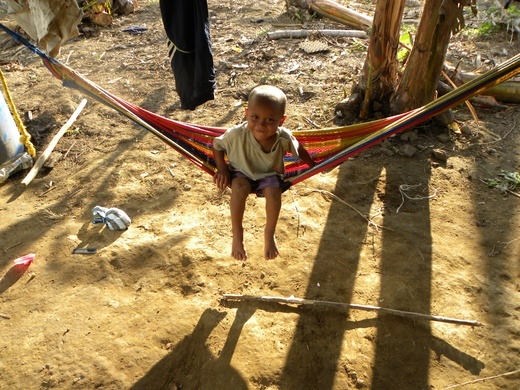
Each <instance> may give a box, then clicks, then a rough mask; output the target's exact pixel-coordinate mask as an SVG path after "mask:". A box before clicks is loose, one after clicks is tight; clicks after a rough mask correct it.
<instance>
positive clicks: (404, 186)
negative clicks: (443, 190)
mask: <svg viewBox="0 0 520 390" xmlns="http://www.w3.org/2000/svg"><path fill="white" fill-rule="evenodd" d="M420 185H421V184H413V185H412V184H401V185H400V186H399V192H400V193H401V199H402V201H401V204H400V205H399V207H398V208H397V210H396V212H395V213H396V214H397V213H398V212H399V210H400V209H401V207H402V206H403V204H404V200H405V198H407V199H410V200H423V199H433V198H435V197H436V196H437V190H436V189H435V190H434V192H433V194H431V195H430V196H414V197H411V196H408V195H407V194H406V192H405V191H408V190H410V189H412V188H414V187H419V186H420Z"/></svg>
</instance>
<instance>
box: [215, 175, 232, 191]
mask: <svg viewBox="0 0 520 390" xmlns="http://www.w3.org/2000/svg"><path fill="white" fill-rule="evenodd" d="M213 182H214V183H215V184H216V185H217V187H218V188H219V189H220V190H225V189H226V187H228V186H229V184H230V183H231V174H230V173H229V171H227V172H221V171H217V172H216V173H215V175H213Z"/></svg>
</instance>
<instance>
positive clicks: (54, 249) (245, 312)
mask: <svg viewBox="0 0 520 390" xmlns="http://www.w3.org/2000/svg"><path fill="white" fill-rule="evenodd" d="M374 3H375V2H369V1H367V2H363V3H350V6H351V7H353V8H355V9H358V10H360V11H363V12H366V13H369V14H371V13H372V12H373V8H374ZM209 7H210V13H211V23H212V24H211V34H212V41H213V50H214V59H215V65H216V70H217V78H218V91H217V94H216V99H215V100H214V101H211V102H208V103H206V104H204V105H202V106H200V107H199V108H197V109H196V110H194V111H185V110H181V109H180V104H179V100H178V96H177V95H176V92H175V87H174V79H173V74H172V72H171V68H170V66H169V62H168V58H167V53H166V44H165V33H164V30H163V26H162V22H161V18H160V12H159V6H158V3H156V2H148V3H147V2H141V3H140V6H139V8H138V10H137V11H136V12H135V14H132V15H130V16H125V17H120V18H117V19H116V20H115V21H114V24H113V26H112V27H110V28H106V29H93V30H92V29H84V33H83V34H81V35H80V36H79V37H77V38H75V39H73V40H72V41H70V42H69V43H67V44H66V45H64V47H63V48H62V50H61V54H60V56H59V57H58V59H59V60H60V61H61V62H64V63H67V64H68V65H69V66H70V67H72V68H73V69H75V70H77V71H78V72H80V73H82V74H84V75H85V76H86V77H87V78H89V79H91V80H92V81H94V82H96V83H97V84H99V85H101V86H102V87H104V88H105V89H107V90H109V91H111V92H113V93H114V94H116V95H117V96H119V97H121V98H124V99H126V100H128V101H130V102H133V103H136V104H138V105H140V106H142V107H144V108H147V109H150V110H152V111H154V112H156V113H158V114H160V115H163V116H167V117H170V118H173V119H178V120H181V121H185V122H192V123H196V124H204V125H212V126H221V127H228V126H230V125H233V124H236V123H239V122H241V121H242V120H243V106H242V103H243V99H244V97H245V95H246V93H247V92H248V90H249V89H250V88H252V87H253V86H255V85H256V84H258V83H271V84H275V85H277V86H279V87H280V88H282V89H283V90H284V91H285V92H286V93H287V95H288V98H289V107H288V114H289V118H288V120H287V122H286V125H287V126H288V127H289V128H292V129H308V128H312V127H313V126H314V124H315V125H317V126H319V127H329V126H335V125H336V124H337V121H336V119H337V118H335V116H334V107H335V105H336V103H338V102H339V101H341V100H342V99H343V98H344V96H345V91H346V92H347V93H348V91H349V90H350V87H351V86H352V82H353V81H355V80H356V79H357V77H358V74H359V71H360V68H361V66H362V64H363V61H364V58H365V53H366V46H367V45H368V40H366V39H331V38H325V37H318V38H314V39H319V40H320V41H321V42H324V43H326V44H327V45H328V48H329V50H328V51H327V52H321V53H315V54H307V53H305V52H304V51H302V50H300V49H299V43H300V42H301V40H296V39H295V40H267V39H266V34H265V33H266V32H267V31H275V30H279V29H286V28H288V27H287V24H295V23H299V22H298V21H295V20H291V19H289V18H288V16H287V14H286V13H285V2H284V1H281V0H273V1H263V0H262V1H256V2H250V1H244V0H235V1H227V0H226V1H219V2H217V1H209ZM412 11H413V10H412ZM412 14H413V12H412ZM480 17H481V18H482V17H484V15H480ZM2 22H4V23H7V24H8V25H10V26H13V23H12V22H10V21H9V19H7V18H5V17H4V19H3V20H2ZM304 24H305V26H306V27H309V28H321V27H324V28H328V27H329V28H340V27H341V26H339V25H338V24H335V23H334V22H329V21H327V20H324V19H321V20H320V19H313V20H310V21H305V22H304ZM132 25H141V26H143V25H144V26H146V27H147V28H148V30H147V31H146V32H145V33H143V34H142V35H132V34H129V33H125V32H122V30H123V29H124V28H125V27H130V26H132ZM84 27H85V26H83V28H84ZM0 44H1V45H2V46H1V48H0V49H1V50H0V52H1V58H2V60H3V62H2V63H3V65H2V70H3V72H4V74H5V77H6V79H7V84H8V86H9V88H10V91H11V94H12V96H13V99H14V101H15V104H16V106H17V109H18V111H19V112H20V114H21V116H22V117H23V118H24V121H25V125H26V126H27V129H28V130H29V132H30V133H31V134H32V136H33V141H34V143H35V145H36V147H37V150H38V152H39V153H41V152H42V151H43V150H44V148H45V146H46V145H47V144H48V143H49V142H50V140H51V138H52V136H53V135H54V134H56V132H57V131H58V130H59V128H60V127H61V126H62V125H63V124H64V123H65V122H66V121H67V120H68V118H69V117H70V115H71V114H72V112H73V111H74V110H75V109H76V107H77V106H78V104H79V103H80V101H81V99H83V98H84V97H85V96H83V95H82V94H81V93H80V92H78V91H75V90H73V89H69V88H66V87H62V86H61V84H60V82H59V81H58V80H57V79H55V78H53V77H52V75H51V74H50V73H49V72H48V70H47V69H46V68H45V67H44V66H43V65H42V63H41V61H40V60H39V58H38V57H37V56H35V55H34V54H32V53H31V52H29V51H27V50H25V49H21V48H20V46H18V45H15V44H13V43H12V42H11V40H10V39H9V38H7V36H6V35H5V34H2V35H0ZM519 49H520V41H519V38H518V36H514V37H511V35H510V34H505V33H504V34H502V35H499V36H495V37H493V39H488V40H485V39H482V40H480V41H478V40H476V39H475V38H472V37H471V36H468V35H462V34H461V35H460V36H457V37H455V38H454V39H453V42H452V44H451V45H450V49H449V56H448V57H449V58H448V61H449V62H450V64H452V65H456V64H457V63H458V62H459V61H462V62H461V65H460V66H461V67H462V68H463V69H465V70H471V69H473V68H474V64H475V60H476V58H481V59H482V62H483V63H484V65H485V66H489V65H490V64H491V63H493V61H494V62H496V63H498V62H500V61H503V60H504V59H506V58H507V57H510V56H512V55H514V54H516V53H518V52H519V51H520V50H519ZM299 88H301V90H300V91H299ZM301 91H303V94H302V93H301ZM476 109H477V113H478V116H479V119H480V122H478V123H477V122H475V121H474V120H473V119H472V117H471V115H470V113H469V111H468V110H467V109H466V107H465V106H460V107H457V109H456V110H455V114H456V118H457V120H458V121H459V122H460V125H461V126H464V125H466V126H467V127H466V131H465V132H463V133H462V134H456V133H454V132H452V131H449V130H448V129H446V128H443V127H440V126H436V125H435V124H433V123H431V122H428V123H425V124H423V125H421V126H419V127H417V128H415V129H413V130H412V131H411V132H408V133H406V134H408V136H407V137H406V139H404V138H403V137H401V136H397V137H394V138H392V139H390V140H389V141H388V142H387V143H386V144H385V145H384V147H382V146H375V147H372V148H371V149H369V150H368V151H365V152H363V153H362V154H360V155H358V156H356V157H355V158H353V159H351V160H349V161H347V162H346V163H344V164H342V165H341V166H340V167H339V168H336V169H334V170H332V171H330V172H327V173H324V174H318V175H316V176H314V177H312V178H310V179H308V180H306V181H304V182H303V183H300V184H298V185H296V186H294V187H292V188H291V189H289V190H288V191H287V192H286V193H284V195H283V206H282V212H281V216H280V221H279V225H278V234H277V239H278V244H279V249H280V252H281V255H280V256H279V257H278V258H277V259H275V260H272V261H266V260H265V259H264V258H263V248H262V247H263V239H262V238H263V234H262V232H263V225H264V204H263V200H261V199H257V198H255V197H250V199H249V200H248V204H247V210H246V215H245V229H246V244H247V248H248V253H249V258H248V260H247V261H246V262H240V261H236V260H234V259H233V258H231V256H230V248H231V232H230V221H229V211H228V203H229V197H230V193H229V191H226V192H224V193H223V194H221V193H219V191H218V190H217V189H216V187H215V186H214V185H213V183H212V180H211V177H210V176H209V175H208V174H206V173H204V172H202V171H201V170H199V169H198V168H196V167H195V166H193V165H192V164H191V163H189V162H188V161H187V160H185V159H183V158H182V157H180V156H179V155H178V154H177V153H176V152H175V151H174V150H173V149H171V148H170V147H168V146H166V145H165V144H164V143H162V141H160V140H159V139H158V138H156V137H155V136H153V135H152V134H150V133H148V132H147V131H146V130H143V129H142V128H139V127H137V126H136V125H134V124H132V123H130V122H129V121H128V120H127V119H126V118H124V117H123V116H121V115H120V114H118V113H117V112H116V111H114V110H112V109H110V108H108V107H106V106H103V105H102V104H100V103H97V102H95V101H93V100H92V99H91V98H88V104H87V106H86V108H85V109H84V110H83V111H82V113H81V114H80V116H79V118H78V119H77V120H76V121H75V123H74V124H73V126H72V128H71V130H70V131H68V132H67V134H66V135H65V136H64V137H63V138H62V139H61V140H60V142H59V143H58V145H57V147H56V152H59V153H61V158H60V159H59V160H58V161H57V162H56V164H55V166H54V168H53V169H44V170H42V172H41V173H40V174H39V175H38V176H37V178H36V179H35V180H33V182H32V183H31V184H30V185H29V186H28V187H27V188H25V189H24V188H22V187H21V185H20V181H21V180H22V179H23V177H24V175H23V173H19V174H16V175H14V176H13V177H11V178H9V180H8V181H7V182H5V183H3V184H2V185H1V186H0V199H1V200H0V202H1V203H0V220H1V222H0V253H1V258H0V279H1V280H0V314H2V315H3V316H2V317H0V329H1V331H0V332H1V335H2V337H1V341H0V388H2V389H49V388H56V389H94V388H99V389H352V388H372V389H445V388H450V386H454V385H460V386H457V388H463V389H495V388H498V389H518V388H520V372H519V371H518V370H519V369H520V297H519V294H520V281H519V280H520V279H519V276H520V237H519V231H520V230H519V228H520V210H519V207H518V206H519V204H520V199H519V198H518V196H514V195H513V194H511V193H503V192H501V191H499V190H498V189H496V188H490V187H488V186H487V184H486V183H485V181H486V180H487V179H492V178H500V173H501V172H503V171H506V172H518V171H519V170H520V144H519V143H520V134H519V133H518V130H519V127H520V106H518V105H512V104H509V105H507V107H504V108H501V109H485V108H481V107H476ZM410 134H411V135H412V136H411V137H410ZM406 144H408V145H410V144H411V145H413V146H414V147H416V148H417V152H416V153H415V154H414V155H413V156H412V157H405V156H403V155H401V154H399V153H398V152H397V151H398V150H399V148H401V147H402V146H403V145H406ZM434 149H441V150H444V151H445V153H446V155H447V161H442V160H437V159H435V158H433V157H432V150H434ZM330 194H333V195H334V196H331V195H330ZM96 205H101V206H104V207H117V208H120V209H122V210H124V211H125V212H126V213H127V214H128V215H129V216H130V217H131V218H132V224H131V225H130V227H129V229H128V230H126V231H111V230H108V229H107V228H106V227H104V226H103V225H100V224H93V223H92V222H91V221H92V208H93V207H94V206H96ZM366 216H368V217H369V218H370V220H371V221H372V222H373V223H369V222H368V221H367V220H366V219H365V217H366ZM77 247H92V248H97V253H96V254H91V255H81V254H72V251H73V249H74V248H77ZM28 253H34V254H35V255H36V257H35V260H34V262H33V263H32V264H31V265H30V266H29V267H24V266H17V265H14V264H13V260H14V259H16V258H18V257H20V256H23V255H25V254H28ZM223 294H249V295H255V296H269V297H290V296H294V297H297V298H307V299H313V300H320V301H332V302H338V303H344V304H359V305H373V306H379V307H383V308H390V309H397V310H403V311H410V312H415V313H422V314H427V315H435V316H443V317H449V318H455V319H461V320H472V321H478V322H481V323H482V324H484V326H482V327H472V326H467V325H458V324H452V323H446V322H440V321H428V320H423V319H415V320H414V319H410V318H404V317H399V316H393V315H387V314H385V313H378V312H374V311H364V310H355V309H351V310H346V309H341V308H339V309H338V308H330V307H328V308H327V307H321V306H316V307H315V306H303V307H298V306H295V305H284V304H277V303H266V302H257V303H255V302H224V301H222V300H221V298H222V295H223ZM515 371H516V373H512V372H515ZM485 378H487V379H485ZM483 379H485V380H483ZM469 381H471V382H473V383H469V384H468V383H466V382H469ZM451 388H453V387H451Z"/></svg>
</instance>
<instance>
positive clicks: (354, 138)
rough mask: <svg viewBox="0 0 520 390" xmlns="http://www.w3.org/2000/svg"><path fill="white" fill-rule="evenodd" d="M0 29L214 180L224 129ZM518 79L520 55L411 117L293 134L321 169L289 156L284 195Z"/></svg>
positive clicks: (67, 82)
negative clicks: (177, 116) (105, 83)
mask: <svg viewBox="0 0 520 390" xmlns="http://www.w3.org/2000/svg"><path fill="white" fill-rule="evenodd" d="M0 29H2V30H4V31H5V32H7V33H8V34H9V35H11V37H12V38H13V39H15V40H17V41H19V42H20V43H22V44H24V45H25V46H26V47H27V48H28V49H30V50H32V51H33V52H34V53H36V54H37V55H39V56H40V57H41V59H42V61H43V64H44V65H45V66H46V67H47V69H48V70H49V71H50V72H51V73H52V74H53V75H54V76H55V77H56V78H58V79H59V80H61V81H62V83H63V85H64V86H66V87H71V88H74V89H77V90H79V91H80V92H82V93H84V94H86V95H88V96H90V97H92V98H93V99H95V100H97V101H99V102H101V103H103V104H105V105H107V106H109V107H111V108H113V109H114V110H116V111H118V112H119V113H121V114H123V115H124V116H126V117H127V118H129V119H130V120H132V121H133V122H135V123H137V124H139V125H141V126H142V127H144V128H145V129H146V130H148V131H150V132H151V133H152V134H154V135H156V136H157V137H159V138H160V139H161V140H162V141H164V142H165V143H167V144H168V145H169V146H171V147H172V148H173V149H174V150H176V151H177V152H179V153H180V154H181V155H182V156H184V157H186V158H187V159H188V160H189V161H191V162H192V163H193V164H195V165H196V166H197V167H199V168H200V169H202V170H204V171H205V172H207V173H209V174H211V175H213V174H214V173H215V171H216V166H215V161H214V159H213V152H212V146H213V139H214V138H215V137H218V136H219V135H221V134H223V133H224V132H225V131H226V129H225V128H221V127H211V126H202V125H195V124H192V123H184V122H180V121H176V120H173V119H169V118H166V117H163V116H160V115H158V114H155V113H153V112H151V111H148V110H145V109H144V108H141V107H139V106H137V105H134V104H132V103H129V102H127V101H125V100H123V99H121V98H118V97H117V96H115V95H113V94H111V93H110V92H108V91H106V90H104V89H103V88H101V87H100V86H98V85H96V84H95V83H93V82H92V81H90V80H88V79H87V78H85V77H84V76H82V75H81V74H79V73H78V72H76V71H74V70H73V69H71V68H69V67H68V66H67V65H65V64H62V63H61V62H59V61H58V60H56V59H54V58H51V57H49V56H48V55H47V54H45V53H44V52H42V51H41V50H39V49H38V48H37V47H35V46H34V45H32V44H31V43H30V42H28V41H27V40H26V39H25V38H23V37H22V36H20V35H19V34H17V33H15V32H13V31H11V30H10V29H9V28H7V27H5V26H4V25H3V24H1V23H0ZM518 73H520V54H517V55H516V56H514V57H512V58H510V59H509V60H507V61H505V62H503V63H502V64H500V65H498V66H496V67H495V68H493V69H491V70H489V71H487V72H486V73H484V74H482V75H480V76H478V77H476V78H474V79H473V80H471V81H469V82H467V83H466V84H463V85H462V86H460V87H458V88H455V89H453V90H452V91H450V92H449V93H447V94H446V95H443V96H442V97H440V98H438V99H437V100H434V101H432V102H430V103H428V104H426V105H424V106H422V107H419V108H417V109H414V110H411V111H408V112H406V113H402V114H399V115H395V116H392V117H388V118H383V119H379V120H375V121H371V122H366V123H359V124H354V125H349V126H344V127H331V128H324V129H313V130H301V131H293V135H294V136H295V137H296V138H297V139H298V141H299V142H300V143H301V144H302V145H303V146H305V148H306V149H307V150H308V152H309V154H310V155H311V156H312V158H313V159H314V161H316V163H317V164H316V165H315V166H314V167H313V168H309V167H308V166H307V165H306V164H304V163H303V162H302V161H301V160H296V159H294V158H292V157H291V156H287V157H286V158H285V169H286V174H285V177H284V181H285V185H284V190H286V189H288V188H289V187H290V186H291V185H294V184H297V183H299V182H301V181H303V180H305V179H307V178H309V177H311V176H313V175H315V174H317V173H320V172H323V171H326V170H329V169H332V168H334V167H336V166H337V165H339V164H341V163H342V162H344V161H346V160H347V159H348V158H350V157H352V156H354V155H356V154H358V153H360V152H361V151H363V150H365V149H367V148H369V147H371V146H373V145H375V144H377V143H379V142H381V141H383V140H385V139H387V138H388V137H390V136H392V135H394V134H397V133H400V132H402V131H405V130H407V129H410V128H412V127H414V126H416V125H417V124H419V123H421V122H424V121H426V120H427V119H429V118H431V117H433V116H435V115H437V114H439V113H441V112H443V111H445V110H447V109H449V108H452V107H454V106H456V105H458V104H460V103H462V102H463V101H465V100H467V99H470V98H471V97H473V96H475V95H478V94H480V93H482V92H483V91H484V90H485V89H487V88H490V87H493V86H495V85H497V84H500V83H501V82H503V81H505V80H507V79H509V78H511V77H514V76H515V75H516V74H518Z"/></svg>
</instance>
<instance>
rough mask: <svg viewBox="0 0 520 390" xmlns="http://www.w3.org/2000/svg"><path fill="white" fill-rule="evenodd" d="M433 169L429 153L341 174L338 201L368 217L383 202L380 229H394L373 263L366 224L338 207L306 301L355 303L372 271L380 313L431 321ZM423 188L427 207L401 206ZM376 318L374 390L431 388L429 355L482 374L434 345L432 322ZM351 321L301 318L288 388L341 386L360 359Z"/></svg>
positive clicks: (352, 164)
mask: <svg viewBox="0 0 520 390" xmlns="http://www.w3.org/2000/svg"><path fill="white" fill-rule="evenodd" d="M430 170H431V165H430V161H429V158H428V155H427V153H423V154H422V155H420V156H415V157H414V159H413V160H409V159H406V158H404V157H400V156H394V157H393V158H392V159H388V158H386V157H384V156H381V157H378V158H377V159H370V163H369V164H367V160H366V159H364V158H363V156H361V157H357V158H356V159H354V160H352V161H349V162H348V164H344V165H342V166H341V167H340V172H339V174H338V179H337V183H336V189H335V191H334V194H335V195H336V196H338V197H339V198H340V199H342V200H345V201H346V202H347V203H348V204H352V205H355V207H356V208H357V209H359V210H360V212H361V213H362V214H364V215H370V211H371V208H372V207H373V206H374V204H375V203H377V202H378V201H382V202H383V203H384V209H383V212H382V215H383V216H384V222H383V224H382V225H383V226H385V227H387V228H388V229H383V231H382V232H379V233H375V234H374V236H375V237H376V238H377V240H378V241H380V243H379V245H380V247H381V249H380V253H381V255H380V256H378V257H377V258H376V257H375V256H374V258H373V259H370V257H369V256H367V255H366V250H365V249H366V246H367V240H368V238H367V237H370V233H371V232H370V231H369V230H368V225H367V224H366V223H365V224H363V223H357V222H356V221H358V219H357V218H358V217H357V216H355V215H353V214H352V212H351V211H350V210H346V209H345V207H344V205H343V204H341V202H338V201H335V200H334V201H332V204H331V206H330V211H329V215H328V218H327V222H326V226H325V229H324V233H323V236H322V241H321V243H320V247H319V250H318V254H317V256H316V259H315V262H314V264H313V269H312V272H311V275H310V278H309V282H308V288H307V291H306V292H305V295H304V297H303V298H305V299H318V300H320V299H321V300H327V301H335V302H341V303H356V302H353V297H354V293H355V291H354V288H355V282H356V278H358V277H359V276H360V274H361V273H362V272H364V273H365V274H366V273H367V272H368V273H370V274H372V275H374V276H375V278H376V280H377V279H379V280H380V291H379V294H378V296H376V299H377V302H378V303H381V306H384V307H387V308H392V309H397V310H404V311H414V312H418V313H423V314H430V312H431V300H432V297H431V294H432V293H431V283H432V280H431V278H432V236H431V221H430V218H431V216H430V210H429V201H428V200H427V198H428V195H429V194H428V193H427V192H428V188H427V187H428V185H427V184H428V183H429V180H430V175H431V171H430ZM383 182H384V183H383ZM417 183H421V184H424V183H426V186H425V187H426V193H424V194H423V197H424V199H426V200H424V201H422V202H413V201H408V202H406V203H405V204H404V205H402V202H403V200H402V198H401V195H400V191H399V188H400V184H417ZM401 206H402V208H401V209H400V211H399V212H397V211H398V210H399V208H400V207H401ZM346 221H350V222H348V223H346ZM364 252H365V253H364ZM361 261H363V262H364V263H365V262H366V261H370V264H368V265H367V264H361ZM367 268H368V269H369V271H367ZM359 293H362V292H359ZM356 296H357V295H356ZM371 299H373V297H372V298H371ZM358 303H359V302H358ZM378 317H379V320H378V321H376V322H375V324H376V336H375V338H374V339H373V341H372V344H373V345H374V347H375V358H374V361H373V362H372V367H373V371H372V372H371V373H370V372H369V373H367V375H368V376H372V380H371V381H372V385H371V386H372V388H374V389H383V388H385V389H386V388H388V389H394V388H395V389H397V388H420V389H423V388H429V366H430V350H434V351H435V352H436V353H437V354H439V352H441V353H442V354H443V355H445V356H446V357H448V358H450V359H451V360H453V361H454V362H456V363H457V364H460V365H461V366H462V367H464V368H465V369H467V370H468V371H470V372H472V373H473V372H479V371H480V370H481V369H482V367H483V363H481V362H480V361H478V360H477V359H475V358H472V357H471V356H469V355H467V354H465V353H464V352H461V351H458V350H457V349H456V348H455V347H453V346H450V345H449V344H447V343H445V342H443V341H442V340H439V339H437V338H435V337H434V336H433V335H432V334H431V329H430V323H425V324H424V325H423V326H421V327H420V328H416V327H415V325H414V323H411V324H410V321H406V320H402V319H401V320H399V319H390V320H389V319H387V317H386V316H385V317H384V316H383V315H379V316H378ZM383 317H384V318H383ZM347 319H348V312H347V313H345V314H344V315H343V316H341V315H340V314H338V315H337V316H334V317H330V316H329V317H325V316H321V317H317V316H312V315H308V314H305V315H304V314H301V315H300V318H299V320H298V324H297V326H296V332H295V335H294V338H293V341H292V344H291V346H290V349H289V353H288V357H287V361H286V365H285V367H284V369H283V373H282V377H281V387H282V388H284V389H300V388H309V389H332V388H334V386H336V385H337V383H338V382H337V381H338V380H340V378H337V377H336V376H337V375H338V369H337V368H338V365H340V364H343V365H344V366H345V367H346V366H348V364H349V363H348V361H345V359H347V356H346V354H351V353H352V354H356V353H359V352H358V351H356V350H352V348H350V342H349V340H348V338H349V334H348V333H346V328H345V326H344V322H345V321H347ZM461 356H465V357H464V358H463V359H462V358H461ZM410 384H412V387H410Z"/></svg>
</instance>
